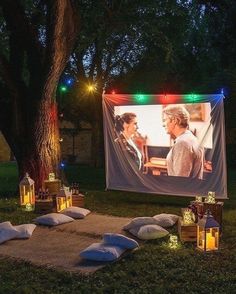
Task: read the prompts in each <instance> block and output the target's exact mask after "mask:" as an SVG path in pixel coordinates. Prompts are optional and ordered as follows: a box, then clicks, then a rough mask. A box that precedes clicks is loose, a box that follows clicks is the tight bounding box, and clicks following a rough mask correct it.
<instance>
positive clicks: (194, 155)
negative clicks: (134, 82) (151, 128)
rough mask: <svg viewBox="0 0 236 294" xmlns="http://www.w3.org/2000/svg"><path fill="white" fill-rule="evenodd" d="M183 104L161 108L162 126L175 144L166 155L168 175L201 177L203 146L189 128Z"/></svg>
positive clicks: (188, 117) (188, 116)
mask: <svg viewBox="0 0 236 294" xmlns="http://www.w3.org/2000/svg"><path fill="white" fill-rule="evenodd" d="M189 119H190V115H189V112H188V111H187V110H186V108H185V107H184V106H181V105H169V106H167V107H166V108H164V110H163V127H165V130H166V132H167V133H168V134H170V136H171V138H173V139H174V142H175V144H174V145H173V147H172V148H171V150H170V151H169V153H168V154H167V157H166V162H167V172H168V175H169V176H179V177H192V178H197V179H202V178H203V148H202V147H201V146H199V143H198V140H197V138H196V137H195V136H194V135H193V133H192V132H191V131H189V130H188V128H189Z"/></svg>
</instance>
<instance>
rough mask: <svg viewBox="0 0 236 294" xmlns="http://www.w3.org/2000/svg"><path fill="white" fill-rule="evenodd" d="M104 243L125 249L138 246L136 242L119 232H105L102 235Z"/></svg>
mask: <svg viewBox="0 0 236 294" xmlns="http://www.w3.org/2000/svg"><path fill="white" fill-rule="evenodd" d="M103 242H104V244H109V245H115V246H119V247H122V248H125V249H134V248H136V247H138V246H139V245H138V242H137V241H135V240H133V239H131V238H128V237H126V236H124V235H121V234H113V233H106V234H104V235H103Z"/></svg>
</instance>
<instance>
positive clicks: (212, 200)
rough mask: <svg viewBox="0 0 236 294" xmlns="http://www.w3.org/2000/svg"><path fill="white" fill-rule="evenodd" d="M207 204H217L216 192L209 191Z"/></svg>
mask: <svg viewBox="0 0 236 294" xmlns="http://www.w3.org/2000/svg"><path fill="white" fill-rule="evenodd" d="M205 202H206V203H216V195H215V192H212V191H209V192H208V195H207V197H206V199H205Z"/></svg>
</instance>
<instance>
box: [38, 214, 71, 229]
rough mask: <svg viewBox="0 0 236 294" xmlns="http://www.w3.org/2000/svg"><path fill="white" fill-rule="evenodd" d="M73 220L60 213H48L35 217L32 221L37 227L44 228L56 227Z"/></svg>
mask: <svg viewBox="0 0 236 294" xmlns="http://www.w3.org/2000/svg"><path fill="white" fill-rule="evenodd" d="M73 220H74V219H73V218H72V217H69V216H67V215H64V214H61V213H55V212H53V213H48V214H45V215H42V216H39V217H36V218H35V219H34V221H35V222H36V223H37V224H39V225H45V226H57V225H60V224H65V223H69V222H72V221H73Z"/></svg>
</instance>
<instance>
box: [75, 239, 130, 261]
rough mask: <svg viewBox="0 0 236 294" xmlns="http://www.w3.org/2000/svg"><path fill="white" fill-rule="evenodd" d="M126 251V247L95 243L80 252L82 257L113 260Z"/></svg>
mask: <svg viewBox="0 0 236 294" xmlns="http://www.w3.org/2000/svg"><path fill="white" fill-rule="evenodd" d="M124 251H125V249H124V248H121V247H118V246H112V245H108V244H104V243H93V244H91V245H90V246H89V247H87V248H85V249H84V250H83V251H81V252H80V257H82V258H84V259H88V260H94V261H113V260H116V259H118V258H119V257H120V256H121V254H122V253H123V252H124Z"/></svg>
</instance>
